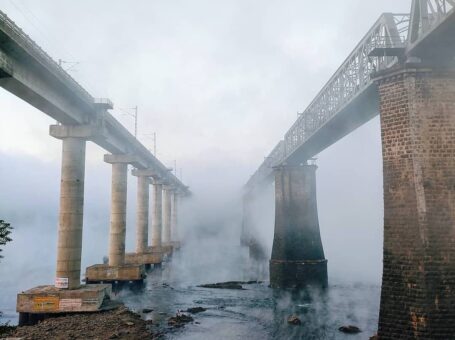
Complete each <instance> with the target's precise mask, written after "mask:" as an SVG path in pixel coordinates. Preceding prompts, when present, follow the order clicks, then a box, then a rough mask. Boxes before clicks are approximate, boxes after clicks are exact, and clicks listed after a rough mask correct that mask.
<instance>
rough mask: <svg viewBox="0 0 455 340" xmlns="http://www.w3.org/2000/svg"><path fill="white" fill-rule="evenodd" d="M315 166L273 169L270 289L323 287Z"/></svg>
mask: <svg viewBox="0 0 455 340" xmlns="http://www.w3.org/2000/svg"><path fill="white" fill-rule="evenodd" d="M316 168H317V167H316V166H315V165H302V166H294V167H290V166H283V167H280V168H277V169H275V235H274V239H273V249H272V259H271V261H270V285H271V287H272V288H301V287H305V286H308V285H313V286H317V287H326V286H327V260H326V259H325V257H324V250H323V248H322V241H321V235H320V232H319V221H318V212H317V203H316Z"/></svg>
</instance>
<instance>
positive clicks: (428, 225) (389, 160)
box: [377, 69, 455, 339]
mask: <svg viewBox="0 0 455 340" xmlns="http://www.w3.org/2000/svg"><path fill="white" fill-rule="evenodd" d="M377 83H378V89H379V95H380V113H381V133H382V146H383V161H384V164H383V167H384V169H383V170H384V271H383V282H382V292H381V307H380V316H379V329H378V335H379V338H380V339H455V71H448V70H444V71H441V70H430V69H404V70H401V71H399V72H395V73H389V74H388V75H385V76H383V77H382V78H379V79H378V80H377Z"/></svg>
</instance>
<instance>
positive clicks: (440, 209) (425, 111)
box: [241, 0, 455, 339]
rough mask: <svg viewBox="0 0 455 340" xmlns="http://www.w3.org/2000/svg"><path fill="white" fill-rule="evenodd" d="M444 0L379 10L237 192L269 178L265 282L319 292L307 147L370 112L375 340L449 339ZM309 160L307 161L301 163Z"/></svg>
mask: <svg viewBox="0 0 455 340" xmlns="http://www.w3.org/2000/svg"><path fill="white" fill-rule="evenodd" d="M454 57H455V1H453V0H413V1H412V8H411V12H410V14H391V13H384V14H383V15H381V16H380V18H379V19H378V21H377V22H376V23H375V24H374V25H373V27H372V28H371V29H370V30H369V31H368V32H367V34H366V35H365V37H364V38H363V39H362V40H361V41H360V42H359V44H358V45H357V46H356V48H355V49H354V51H353V52H352V53H351V54H350V55H349V56H348V58H347V59H346V60H345V62H344V63H343V64H342V65H341V66H340V68H339V69H338V70H337V71H336V73H335V74H334V75H333V76H332V78H331V79H330V80H329V81H328V83H327V84H326V85H325V86H324V87H323V89H322V90H321V91H320V92H319V94H318V95H317V96H316V98H315V99H314V100H313V101H312V102H311V104H310V105H309V106H308V108H307V109H306V110H305V112H304V113H303V114H302V115H300V117H299V118H298V119H297V121H296V122H295V123H294V124H293V125H292V126H291V128H290V129H289V130H288V131H287V133H286V134H285V135H284V138H283V140H281V141H280V142H278V144H277V145H276V147H275V148H274V149H273V150H272V152H271V153H270V154H269V156H268V157H266V158H265V160H264V162H263V163H262V164H261V166H260V167H259V168H258V170H257V171H256V172H255V173H254V175H253V176H252V177H251V178H250V180H249V181H248V183H247V184H246V186H245V195H244V222H243V233H242V240H241V241H242V243H243V244H247V245H250V246H252V247H257V242H256V241H255V238H254V235H252V233H251V231H250V230H251V225H250V222H249V221H250V220H251V218H250V217H251V216H250V215H251V208H250V206H251V202H252V201H253V200H254V199H255V197H257V196H258V195H261V190H262V188H263V187H264V185H265V184H266V183H270V182H272V181H274V182H275V235H274V242H273V250H272V255H271V260H270V283H271V286H272V287H301V286H306V285H309V284H311V285H318V286H322V287H325V286H327V260H326V259H325V256H324V251H323V246H322V242H321V237H320V232H319V222H318V214H317V204H316V175H315V174H316V166H315V165H314V164H309V163H308V161H310V160H311V158H312V157H314V156H315V155H316V154H318V153H319V152H321V151H323V150H324V149H325V148H327V147H328V146H330V145H332V144H333V143H335V142H337V141H338V140H339V139H341V138H342V137H344V136H345V135H347V134H349V133H350V132H352V131H353V130H354V129H356V128H357V127H359V126H361V125H362V124H364V123H366V122H367V121H368V120H370V119H371V118H373V117H374V116H376V115H378V114H380V119H381V134H382V149H383V173H384V260H383V263H384V268H383V282H382V294H381V306H380V317H379V330H378V332H379V333H378V334H379V338H381V339H411V338H419V339H452V338H453V336H454V334H455V184H454V183H455V133H454V131H455V59H454ZM310 163H311V162H310Z"/></svg>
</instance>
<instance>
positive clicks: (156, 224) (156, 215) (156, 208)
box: [152, 179, 163, 249]
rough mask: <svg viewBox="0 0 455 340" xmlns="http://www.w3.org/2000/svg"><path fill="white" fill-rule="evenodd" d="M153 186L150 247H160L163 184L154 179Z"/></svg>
mask: <svg viewBox="0 0 455 340" xmlns="http://www.w3.org/2000/svg"><path fill="white" fill-rule="evenodd" d="M152 188H153V202H152V204H153V218H152V247H153V248H155V249H161V246H162V232H161V231H162V228H163V218H162V217H163V184H162V183H161V182H160V181H159V180H158V179H154V180H153V183H152Z"/></svg>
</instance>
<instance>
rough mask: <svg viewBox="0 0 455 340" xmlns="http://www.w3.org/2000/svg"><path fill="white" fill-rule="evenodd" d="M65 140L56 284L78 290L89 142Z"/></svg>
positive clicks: (77, 139) (72, 139)
mask: <svg viewBox="0 0 455 340" xmlns="http://www.w3.org/2000/svg"><path fill="white" fill-rule="evenodd" d="M62 142H63V148H62V175H61V182H60V213H59V227H58V241H57V242H58V245H57V272H56V283H58V286H59V287H60V288H68V289H75V288H78V287H79V286H80V277H81V254H82V227H83V219H84V178H85V146H86V141H85V139H81V138H72V137H68V138H64V139H63V140H62ZM66 281H67V283H66Z"/></svg>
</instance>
